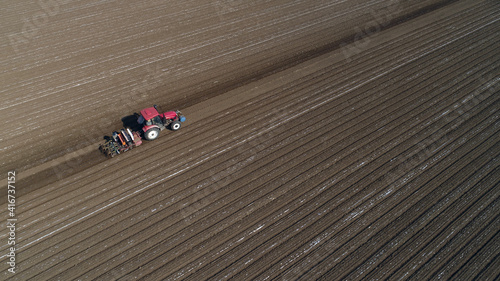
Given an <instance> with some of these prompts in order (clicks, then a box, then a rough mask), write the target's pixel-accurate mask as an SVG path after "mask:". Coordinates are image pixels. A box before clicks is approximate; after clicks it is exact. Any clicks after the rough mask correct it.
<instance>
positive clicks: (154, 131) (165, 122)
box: [137, 105, 186, 140]
mask: <svg viewBox="0 0 500 281" xmlns="http://www.w3.org/2000/svg"><path fill="white" fill-rule="evenodd" d="M184 121H186V118H185V117H184V116H182V115H181V112H180V111H178V110H177V111H167V112H165V113H163V114H160V113H159V112H158V107H157V106H156V105H155V106H153V107H148V108H145V109H143V110H141V114H140V116H139V118H138V119H137V122H138V123H139V124H141V125H142V126H143V128H142V130H143V132H144V137H145V139H147V140H154V139H156V138H157V137H158V135H159V133H160V131H162V130H164V129H165V128H166V127H167V126H170V129H171V130H172V131H177V130H178V129H180V127H181V122H184Z"/></svg>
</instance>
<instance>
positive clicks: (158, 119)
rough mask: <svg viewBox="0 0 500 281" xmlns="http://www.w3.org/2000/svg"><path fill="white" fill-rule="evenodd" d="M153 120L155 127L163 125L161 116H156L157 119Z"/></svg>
mask: <svg viewBox="0 0 500 281" xmlns="http://www.w3.org/2000/svg"><path fill="white" fill-rule="evenodd" d="M151 120H152V121H153V124H155V125H161V124H162V122H161V118H160V116H156V117H155V118H153V119H151Z"/></svg>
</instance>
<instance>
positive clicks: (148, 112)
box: [141, 107, 160, 120]
mask: <svg viewBox="0 0 500 281" xmlns="http://www.w3.org/2000/svg"><path fill="white" fill-rule="evenodd" d="M141 115H142V117H144V120H149V119H151V118H154V117H156V116H158V115H160V114H159V113H158V110H156V108H154V107H148V108H145V109H143V110H141Z"/></svg>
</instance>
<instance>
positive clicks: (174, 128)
mask: <svg viewBox="0 0 500 281" xmlns="http://www.w3.org/2000/svg"><path fill="white" fill-rule="evenodd" d="M180 128H181V122H179V121H174V122H172V123H170V129H172V131H177V130H179V129H180Z"/></svg>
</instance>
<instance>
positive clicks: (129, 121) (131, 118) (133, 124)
mask: <svg viewBox="0 0 500 281" xmlns="http://www.w3.org/2000/svg"><path fill="white" fill-rule="evenodd" d="M122 123H123V127H125V128H130V130H132V131H141V129H142V127H141V125H140V124H139V123H137V115H136V114H134V115H128V116H125V117H123V118H122Z"/></svg>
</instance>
